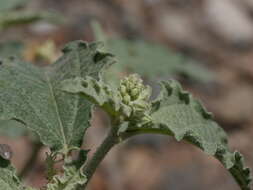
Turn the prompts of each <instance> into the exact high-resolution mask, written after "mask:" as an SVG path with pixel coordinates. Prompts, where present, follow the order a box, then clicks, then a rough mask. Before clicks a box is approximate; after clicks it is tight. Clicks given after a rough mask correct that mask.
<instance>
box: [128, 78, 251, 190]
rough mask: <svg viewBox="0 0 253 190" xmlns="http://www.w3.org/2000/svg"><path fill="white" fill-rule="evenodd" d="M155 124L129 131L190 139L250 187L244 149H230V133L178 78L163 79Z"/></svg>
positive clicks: (246, 189) (153, 115)
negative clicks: (176, 79)
mask: <svg viewBox="0 0 253 190" xmlns="http://www.w3.org/2000/svg"><path fill="white" fill-rule="evenodd" d="M150 117H151V118H152V124H151V125H150V124H149V125H146V126H142V127H137V126H136V127H133V126H131V127H130V128H129V129H128V130H127V133H136V134H139V133H159V134H165V135H171V136H174V137H175V138H176V139H177V140H178V141H180V140H186V141H188V142H190V143H192V144H194V145H196V146H198V147H199V148H201V149H202V150H203V151H205V152H206V153H207V154H209V155H212V156H215V157H216V158H217V159H218V160H220V161H221V163H222V164H223V165H224V167H225V168H227V169H228V170H229V171H230V173H231V174H232V175H233V177H234V178H235V180H236V181H237V182H238V184H239V185H240V187H241V189H242V190H250V189H251V188H250V182H251V177H250V170H249V168H245V167H244V162H243V158H242V156H241V154H240V153H238V152H235V153H232V152H230V151H229V148H228V144H227V136H226V134H225V132H224V131H223V129H222V128H220V127H219V126H218V124H217V123H216V122H215V121H213V119H212V114H211V113H209V112H207V111H206V109H205V108H204V107H203V106H202V105H201V103H200V102H199V101H197V100H195V99H194V98H193V97H192V96H191V95H190V94H189V93H188V92H186V91H183V90H182V88H181V86H180V85H179V84H178V83H177V82H175V81H169V82H162V91H161V93H160V96H159V97H158V98H157V100H155V101H154V102H153V103H152V111H151V113H150Z"/></svg>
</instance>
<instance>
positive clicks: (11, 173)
mask: <svg viewBox="0 0 253 190" xmlns="http://www.w3.org/2000/svg"><path fill="white" fill-rule="evenodd" d="M21 189H22V188H21V185H20V182H19V179H18V177H17V176H16V174H15V170H14V168H13V167H12V166H11V165H10V162H9V161H8V160H4V159H3V158H1V157H0V190H21Z"/></svg>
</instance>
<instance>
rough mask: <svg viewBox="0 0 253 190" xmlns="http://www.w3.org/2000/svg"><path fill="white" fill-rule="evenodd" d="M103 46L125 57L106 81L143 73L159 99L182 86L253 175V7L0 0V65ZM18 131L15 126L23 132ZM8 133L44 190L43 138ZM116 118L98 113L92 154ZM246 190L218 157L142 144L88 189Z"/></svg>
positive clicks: (131, 145) (244, 1)
mask: <svg viewBox="0 0 253 190" xmlns="http://www.w3.org/2000/svg"><path fill="white" fill-rule="evenodd" d="M79 39H81V40H85V41H89V42H91V41H98V40H100V41H104V42H105V47H104V49H103V50H104V51H109V52H111V53H113V54H114V55H116V58H117V60H118V62H119V63H118V64H116V65H114V66H112V67H111V68H110V70H109V72H108V73H109V74H108V75H107V76H106V80H108V82H111V83H115V81H118V80H117V79H118V78H121V77H123V76H125V75H127V74H129V73H133V72H136V73H139V74H140V75H141V76H142V77H143V79H144V80H145V83H147V84H149V85H151V86H152V87H153V88H154V92H153V97H156V95H157V94H158V92H159V86H158V85H157V82H158V81H159V80H161V79H170V78H174V79H177V80H179V81H180V82H181V83H182V85H183V86H184V88H185V89H187V90H189V91H190V92H191V93H193V94H194V95H195V97H197V98H199V99H201V100H202V102H203V103H204V105H205V106H206V107H207V109H208V110H209V111H211V112H213V113H214V115H215V119H216V121H218V123H219V124H220V125H221V126H222V127H223V128H224V129H225V130H226V132H227V133H228V136H229V144H230V147H231V148H232V150H234V149H237V150H239V151H240V152H241V153H242V154H244V156H245V161H246V163H247V165H248V166H249V167H251V168H253V154H252V149H253V147H252V139H253V63H252V61H253V1H252V0H71V1H70V0H36V1H35V0H0V57H5V56H12V55H14V54H15V55H18V56H21V57H22V58H23V59H25V60H27V61H29V62H33V63H35V64H37V65H46V64H51V63H53V62H54V61H55V60H56V59H57V58H58V57H59V56H60V55H61V51H60V50H61V48H62V47H63V46H64V44H65V43H67V42H69V41H72V40H79ZM14 125H15V124H14ZM14 125H13V128H11V129H10V128H8V129H6V128H1V129H0V135H1V136H0V143H6V144H9V145H10V146H11V147H12V149H13V152H14V157H13V160H12V161H13V164H14V165H15V166H16V167H17V168H18V172H19V174H20V175H21V176H22V177H23V178H24V179H25V181H26V183H27V184H30V185H32V186H34V187H42V186H43V185H44V184H45V183H46V179H45V177H44V173H45V165H44V164H43V161H44V159H45V152H46V151H48V149H47V148H46V147H43V146H42V145H41V144H40V143H39V142H38V140H37V139H36V137H35V136H34V135H33V134H31V133H30V132H28V131H24V130H23V129H19V128H15V126H14ZM107 125H108V118H107V116H106V115H105V114H104V113H103V112H101V111H100V110H99V109H96V111H95V114H94V117H93V120H92V127H91V128H90V129H89V130H88V132H87V134H86V135H85V139H84V148H88V149H92V150H91V152H90V154H92V152H93V151H94V149H95V148H96V146H97V145H98V144H99V143H100V142H101V140H102V139H103V137H104V135H105V132H106V130H107ZM170 189H171V190H186V189H188V190H189V189H190V190H203V189H206V190H224V189H229V190H239V187H238V186H237V184H236V183H235V182H234V181H233V179H232V177H231V176H230V175H229V173H228V172H227V171H226V170H225V169H224V168H223V167H222V166H221V164H220V163H219V162H218V161H216V160H215V159H214V158H212V157H209V156H207V155H206V154H204V153H203V152H202V151H200V150H199V149H197V148H195V147H193V146H192V145H189V144H186V143H184V142H181V143H178V142H176V141H175V140H174V139H172V138H168V137H164V136H155V135H145V136H138V137H135V138H132V139H130V140H129V141H128V142H126V143H124V144H122V145H120V146H118V147H116V148H115V149H114V150H112V151H111V152H110V154H108V156H107V157H106V159H105V160H104V162H103V163H102V164H101V166H100V167H99V169H98V170H97V173H96V174H95V176H94V178H93V179H92V181H91V184H90V186H89V190H170Z"/></svg>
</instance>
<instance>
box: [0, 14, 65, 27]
mask: <svg viewBox="0 0 253 190" xmlns="http://www.w3.org/2000/svg"><path fill="white" fill-rule="evenodd" d="M41 20H45V21H48V22H52V23H62V22H63V20H62V18H61V17H60V16H59V15H58V14H55V13H52V12H43V11H39V12H32V11H23V10H22V11H8V12H0V30H3V29H6V28H9V27H12V26H17V25H23V24H31V23H34V22H37V21H41Z"/></svg>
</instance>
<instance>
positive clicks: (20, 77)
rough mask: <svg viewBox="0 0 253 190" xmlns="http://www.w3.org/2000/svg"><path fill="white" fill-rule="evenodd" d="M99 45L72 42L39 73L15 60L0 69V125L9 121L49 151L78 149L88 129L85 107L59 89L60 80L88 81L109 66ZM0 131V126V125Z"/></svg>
mask: <svg viewBox="0 0 253 190" xmlns="http://www.w3.org/2000/svg"><path fill="white" fill-rule="evenodd" d="M98 45H99V44H95V43H92V44H87V43H84V42H82V41H75V42H72V43H70V44H68V45H67V46H66V47H65V48H64V49H63V53H64V55H63V56H62V57H61V58H60V59H59V60H57V61H56V63H54V64H52V65H50V66H48V67H45V68H39V67H36V66H34V65H32V64H29V63H26V62H23V61H20V60H18V59H8V60H4V61H3V62H2V63H1V65H0V120H15V121H18V122H20V123H21V124H22V125H24V126H25V127H26V128H28V129H31V130H33V131H35V132H36V133H38V135H39V136H40V138H41V141H42V142H43V143H44V144H45V145H48V146H50V147H51V148H53V149H54V150H55V151H61V152H63V153H66V152H68V151H69V150H70V149H72V148H73V147H80V145H81V143H82V139H83V135H84V133H85V131H86V129H87V128H88V127H89V119H90V110H91V104H90V103H89V102H88V101H86V100H84V99H81V98H80V96H75V95H72V94H69V93H65V92H63V91H62V90H60V89H59V86H60V84H61V82H62V81H63V80H65V79H70V78H75V77H86V76H92V77H93V78H95V79H98V78H99V73H100V71H101V70H102V69H103V68H104V67H105V66H107V65H109V64H111V63H113V62H114V60H113V59H112V56H111V55H109V54H105V53H103V54H102V53H99V52H98V51H97V48H98ZM0 127H1V126H0Z"/></svg>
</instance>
